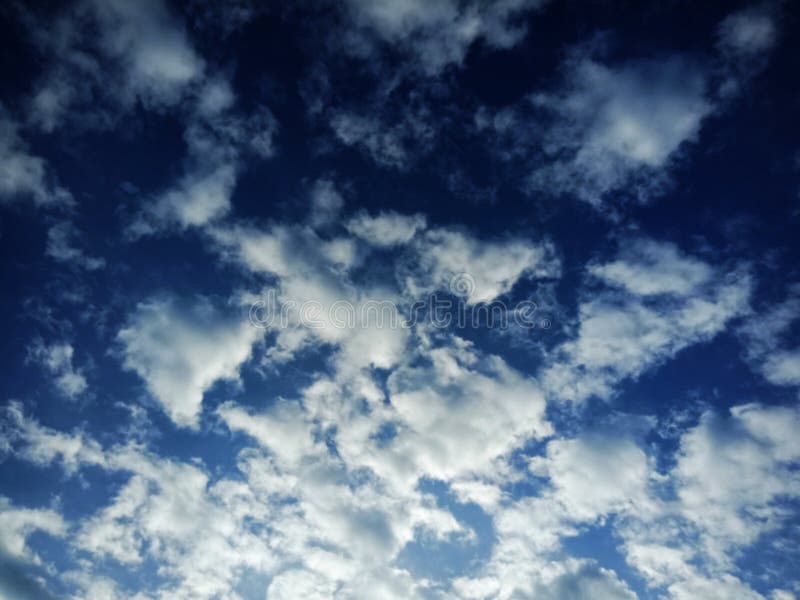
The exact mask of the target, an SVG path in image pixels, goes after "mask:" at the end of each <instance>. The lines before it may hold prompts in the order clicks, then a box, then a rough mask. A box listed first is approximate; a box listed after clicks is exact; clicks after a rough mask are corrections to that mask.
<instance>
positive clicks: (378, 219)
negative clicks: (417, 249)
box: [345, 211, 426, 248]
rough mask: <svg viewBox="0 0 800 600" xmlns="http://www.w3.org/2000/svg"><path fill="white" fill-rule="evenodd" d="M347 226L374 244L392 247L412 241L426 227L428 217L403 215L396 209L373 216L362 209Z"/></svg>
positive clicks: (349, 229) (351, 231)
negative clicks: (395, 210)
mask: <svg viewBox="0 0 800 600" xmlns="http://www.w3.org/2000/svg"><path fill="white" fill-rule="evenodd" d="M345 227H347V230H348V231H349V232H350V233H352V234H353V235H355V236H356V237H359V238H361V239H362V240H364V241H366V242H368V243H370V244H372V245H373V246H378V247H379V248H390V247H392V246H401V245H404V244H407V243H408V242H410V241H411V238H413V237H414V235H415V234H416V233H417V232H418V231H422V230H424V229H425V227H426V219H425V217H424V216H423V215H421V214H415V215H401V214H398V213H396V212H394V211H387V212H381V213H379V214H377V215H376V216H374V217H373V216H370V215H369V214H367V213H366V212H365V211H361V212H359V213H357V214H356V215H354V216H353V217H352V218H351V219H350V220H349V221H348V222H347V223H346V225H345Z"/></svg>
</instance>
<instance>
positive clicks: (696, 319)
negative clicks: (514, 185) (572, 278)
mask: <svg viewBox="0 0 800 600" xmlns="http://www.w3.org/2000/svg"><path fill="white" fill-rule="evenodd" d="M631 247H632V248H639V249H640V251H639V252H631V250H630V248H631ZM631 247H628V248H627V249H624V250H623V251H622V253H621V255H620V257H619V258H618V259H616V260H613V261H611V262H608V263H605V264H601V265H598V264H593V265H592V266H591V267H590V272H591V273H592V274H594V275H596V276H598V277H599V278H601V280H605V282H606V283H608V284H611V286H612V287H611V288H610V289H605V290H602V289H601V290H600V291H594V292H592V293H591V295H588V294H584V299H583V300H582V301H581V303H580V305H579V306H578V323H577V332H576V336H575V338H574V339H572V340H569V341H567V342H565V343H563V344H562V345H561V346H560V347H559V348H557V349H556V350H555V351H554V352H553V354H552V355H551V362H552V364H551V366H550V367H548V368H547V369H545V371H544V373H543V375H542V377H543V381H544V382H545V387H546V388H547V389H548V390H549V391H550V392H551V393H552V394H554V395H555V396H556V397H561V398H568V399H572V400H583V399H586V398H588V397H590V396H593V395H597V396H599V397H601V398H608V397H609V396H610V395H611V394H613V391H614V388H615V386H616V385H617V384H618V383H619V382H620V381H622V380H624V379H627V378H636V377H638V376H639V375H640V374H641V373H642V372H644V371H645V370H647V369H650V368H652V367H653V366H655V365H659V364H661V363H662V362H663V361H665V360H666V359H668V358H671V357H673V356H674V355H675V354H677V353H678V352H680V351H681V350H682V349H683V348H686V347H687V346H689V345H692V344H697V343H700V342H703V341H706V340H710V339H711V338H713V337H714V336H715V335H716V334H718V333H719V332H721V331H723V330H724V328H725V327H726V325H727V324H728V322H729V321H730V320H731V319H733V318H734V317H736V316H739V315H743V314H747V312H748V311H749V298H750V288H751V283H750V278H749V276H748V275H747V274H746V273H742V272H737V271H734V272H732V273H729V274H722V273H717V272H715V270H714V269H712V268H711V267H710V266H709V265H707V264H705V263H703V262H702V261H700V260H698V259H694V258H692V257H688V256H681V255H680V253H678V251H677V250H676V248H675V247H674V246H672V245H671V244H661V243H657V242H645V241H642V240H638V241H637V242H636V243H635V244H634V245H633V246H631ZM642 249H644V250H645V251H644V252H642V251H641V250H642ZM615 288H616V289H615ZM619 288H621V289H619Z"/></svg>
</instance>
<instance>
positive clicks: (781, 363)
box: [738, 284, 800, 386]
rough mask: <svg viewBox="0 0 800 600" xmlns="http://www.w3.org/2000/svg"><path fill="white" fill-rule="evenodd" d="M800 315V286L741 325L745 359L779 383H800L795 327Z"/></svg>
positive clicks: (740, 332) (771, 379)
mask: <svg viewBox="0 0 800 600" xmlns="http://www.w3.org/2000/svg"><path fill="white" fill-rule="evenodd" d="M798 318H800V286H799V285H797V284H795V285H792V286H791V287H790V288H789V292H788V295H787V298H786V299H785V300H784V301H783V302H779V303H776V304H774V305H772V306H767V307H765V308H764V309H763V310H757V311H754V312H753V314H752V315H751V316H750V318H749V319H748V320H747V321H746V322H745V323H744V324H743V325H742V327H740V328H739V332H738V333H739V335H740V338H741V340H742V342H743V343H744V346H745V358H746V360H747V362H748V364H749V365H750V366H751V368H753V369H754V370H755V371H758V372H760V373H761V374H762V375H763V376H764V378H765V379H766V380H767V381H769V382H770V383H773V384H775V385H790V386H795V385H800V348H797V347H792V346H793V344H792V342H793V340H792V337H791V328H792V326H793V324H794V323H795V322H796V321H797V320H798Z"/></svg>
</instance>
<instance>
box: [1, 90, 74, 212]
mask: <svg viewBox="0 0 800 600" xmlns="http://www.w3.org/2000/svg"><path fill="white" fill-rule="evenodd" d="M17 130H18V126H17V124H16V123H15V122H14V121H13V120H12V119H11V117H10V116H9V115H8V114H7V113H6V111H5V109H4V108H3V107H2V105H0V201H5V202H11V201H14V200H17V199H19V198H27V199H30V200H31V201H32V202H33V203H34V204H35V205H36V206H67V207H68V206H71V205H72V204H74V201H73V198H72V194H70V193H69V191H67V190H66V189H64V188H63V187H61V186H59V185H58V184H57V183H56V182H55V179H54V177H53V176H52V174H51V173H50V172H49V170H48V168H47V166H46V163H45V161H44V159H42V158H40V157H38V156H34V155H32V154H30V152H29V150H28V147H27V145H26V144H25V142H24V141H23V140H22V138H20V136H19V132H18V131H17Z"/></svg>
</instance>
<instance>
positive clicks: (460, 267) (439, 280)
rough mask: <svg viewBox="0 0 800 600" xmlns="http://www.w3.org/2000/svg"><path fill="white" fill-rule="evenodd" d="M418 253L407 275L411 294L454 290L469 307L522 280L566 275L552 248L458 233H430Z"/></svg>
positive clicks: (416, 245)
mask: <svg viewBox="0 0 800 600" xmlns="http://www.w3.org/2000/svg"><path fill="white" fill-rule="evenodd" d="M412 251H413V254H412V255H411V256H412V257H413V258H412V259H411V264H409V265H408V266H407V271H404V272H401V277H403V278H404V285H405V286H406V289H407V291H408V292H410V293H411V294H414V295H418V294H421V293H427V292H431V291H435V290H449V291H451V292H453V293H455V294H457V295H461V296H464V297H466V301H467V302H468V303H469V304H477V303H480V302H490V301H492V300H494V299H495V298H497V297H498V296H501V295H502V294H505V293H508V292H510V291H511V289H512V288H513V287H514V284H516V283H517V281H519V280H520V279H524V278H535V277H557V276H558V275H559V274H560V262H559V260H558V258H557V257H556V256H555V252H554V249H553V247H552V245H550V244H549V243H547V242H539V241H534V240H528V239H524V238H507V239H499V240H481V239H478V238H475V237H472V236H471V235H469V234H467V233H465V232H462V231H458V230H455V229H429V230H428V231H426V232H425V234H424V235H422V236H419V238H417V239H416V240H415V241H414V243H413V246H412Z"/></svg>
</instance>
